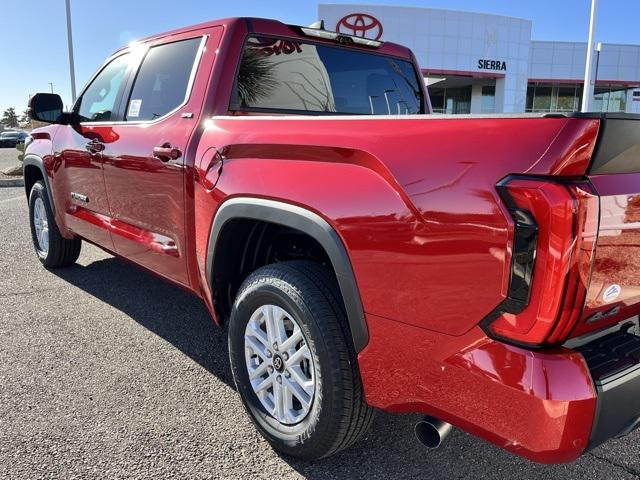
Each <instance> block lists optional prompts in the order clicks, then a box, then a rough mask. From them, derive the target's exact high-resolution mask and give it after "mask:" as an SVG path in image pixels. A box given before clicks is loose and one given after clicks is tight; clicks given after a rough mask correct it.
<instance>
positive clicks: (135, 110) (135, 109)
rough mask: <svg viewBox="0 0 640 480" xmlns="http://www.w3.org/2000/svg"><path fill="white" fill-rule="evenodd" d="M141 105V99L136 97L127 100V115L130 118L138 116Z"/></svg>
mask: <svg viewBox="0 0 640 480" xmlns="http://www.w3.org/2000/svg"><path fill="white" fill-rule="evenodd" d="M141 106H142V99H140V98H136V99H135V100H131V101H130V102H129V112H127V117H130V118H136V117H139V116H140V107H141Z"/></svg>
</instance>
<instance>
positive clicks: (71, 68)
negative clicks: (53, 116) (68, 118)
mask: <svg viewBox="0 0 640 480" xmlns="http://www.w3.org/2000/svg"><path fill="white" fill-rule="evenodd" d="M66 4H67V46H68V49H69V74H70V75H71V101H72V102H75V101H76V72H75V68H74V66H73V37H72V35H71V0H66Z"/></svg>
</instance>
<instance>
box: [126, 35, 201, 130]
mask: <svg viewBox="0 0 640 480" xmlns="http://www.w3.org/2000/svg"><path fill="white" fill-rule="evenodd" d="M201 40H202V38H201V37H198V38H192V39H189V40H183V41H179V42H173V43H166V44H164V45H158V46H156V47H152V48H150V49H149V51H148V52H147V54H146V56H145V58H144V60H143V61H142V64H141V65H140V69H139V70H138V75H137V76H136V79H135V82H134V84H133V89H132V90H131V95H130V96H129V102H128V104H127V110H126V119H127V120H128V121H139V120H155V119H157V118H160V117H163V116H164V115H166V114H167V113H169V112H171V111H172V110H175V109H176V108H177V107H179V106H180V105H182V104H183V103H184V102H185V101H186V99H187V95H188V89H189V83H190V79H191V73H192V70H193V68H194V62H195V59H196V55H197V52H198V47H199V46H200V42H201Z"/></svg>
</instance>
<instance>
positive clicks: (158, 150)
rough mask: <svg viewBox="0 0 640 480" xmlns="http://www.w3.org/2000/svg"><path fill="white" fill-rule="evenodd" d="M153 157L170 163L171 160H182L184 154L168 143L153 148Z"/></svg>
mask: <svg viewBox="0 0 640 480" xmlns="http://www.w3.org/2000/svg"><path fill="white" fill-rule="evenodd" d="M153 156H154V157H156V158H158V159H160V160H162V161H163V162H168V161H169V160H177V159H178V158H180V157H181V156H182V152H181V151H180V149H179V148H174V147H172V146H171V144H170V143H169V142H167V143H163V144H162V145H160V146H158V147H153Z"/></svg>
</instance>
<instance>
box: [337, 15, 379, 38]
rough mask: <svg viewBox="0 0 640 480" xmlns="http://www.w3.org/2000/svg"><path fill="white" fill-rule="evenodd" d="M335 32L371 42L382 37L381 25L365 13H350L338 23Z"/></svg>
mask: <svg viewBox="0 0 640 480" xmlns="http://www.w3.org/2000/svg"><path fill="white" fill-rule="evenodd" d="M336 32H340V33H345V34H347V35H353V36H357V37H362V38H369V39H371V40H380V37H382V24H381V23H380V20H378V19H377V18H376V17H372V16H371V15H368V14H366V13H352V14H350V15H347V16H345V17H342V18H341V19H340V20H339V21H338V24H337V25H336Z"/></svg>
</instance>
